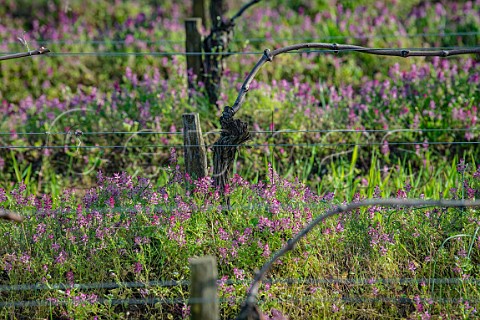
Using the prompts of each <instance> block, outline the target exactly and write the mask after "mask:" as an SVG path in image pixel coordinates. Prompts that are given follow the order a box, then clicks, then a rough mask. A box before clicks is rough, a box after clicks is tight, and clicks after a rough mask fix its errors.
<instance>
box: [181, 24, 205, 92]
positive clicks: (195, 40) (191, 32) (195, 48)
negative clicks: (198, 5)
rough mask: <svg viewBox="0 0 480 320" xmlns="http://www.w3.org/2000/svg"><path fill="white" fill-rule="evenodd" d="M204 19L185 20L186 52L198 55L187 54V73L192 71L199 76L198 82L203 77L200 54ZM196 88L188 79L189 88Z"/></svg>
mask: <svg viewBox="0 0 480 320" xmlns="http://www.w3.org/2000/svg"><path fill="white" fill-rule="evenodd" d="M201 24H202V19H200V18H188V19H186V20H185V33H186V40H185V52H187V53H189V52H196V53H197V54H192V55H188V54H187V72H188V70H192V71H193V74H195V75H196V76H197V81H198V80H200V78H201V76H202V69H203V67H202V65H203V63H202V55H201V54H198V53H201V52H202V35H201V34H200V26H201ZM194 87H195V83H193V81H191V79H190V77H188V88H189V89H192V88H194Z"/></svg>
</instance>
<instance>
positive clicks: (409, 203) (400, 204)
mask: <svg viewBox="0 0 480 320" xmlns="http://www.w3.org/2000/svg"><path fill="white" fill-rule="evenodd" d="M367 206H379V207H397V208H405V207H444V208H452V207H457V208H458V207H460V208H466V207H480V201H478V200H477V201H463V200H422V199H369V200H363V201H359V202H353V203H350V204H347V205H339V206H337V207H335V208H333V209H330V210H328V211H327V212H325V213H324V214H323V215H321V216H319V217H317V218H316V219H315V220H313V221H312V222H310V223H309V224H308V225H307V226H306V227H305V228H304V229H302V230H301V231H300V232H299V233H298V234H297V235H296V236H295V237H294V238H292V239H290V240H289V241H288V242H287V244H286V245H285V246H284V247H283V248H281V249H280V250H278V251H277V252H276V253H275V254H274V255H273V256H272V257H271V258H270V260H269V261H268V262H267V263H265V264H264V265H263V266H262V268H261V269H260V271H258V272H257V273H256V274H255V277H254V279H253V281H252V283H251V284H250V288H249V289H248V293H247V297H246V298H245V301H244V302H243V304H242V307H241V310H240V313H239V314H238V316H237V320H246V319H260V318H261V314H260V313H259V309H258V307H257V305H256V300H257V294H258V290H259V288H260V283H261V281H262V279H263V278H264V277H265V275H266V273H267V272H268V271H269V270H270V268H271V267H272V265H273V264H274V263H275V262H276V261H277V260H278V259H280V258H281V257H282V256H284V255H285V254H286V253H287V252H289V251H292V250H293V249H294V248H295V245H296V244H297V242H299V241H300V240H301V239H302V238H304V237H305V236H306V235H307V234H308V233H310V231H312V230H313V228H315V227H316V226H317V225H318V224H319V223H320V222H322V221H324V220H325V219H327V218H329V217H332V216H334V215H337V214H339V213H343V212H347V211H350V210H353V209H357V208H360V207H367Z"/></svg>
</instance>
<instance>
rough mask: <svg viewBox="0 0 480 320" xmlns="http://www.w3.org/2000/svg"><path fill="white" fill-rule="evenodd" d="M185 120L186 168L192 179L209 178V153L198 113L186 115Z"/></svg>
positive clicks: (184, 115) (183, 116)
mask: <svg viewBox="0 0 480 320" xmlns="http://www.w3.org/2000/svg"><path fill="white" fill-rule="evenodd" d="M182 118H183V145H184V151H185V168H186V171H187V173H188V174H189V175H190V177H192V179H198V178H203V177H205V176H207V174H208V169H207V152H206V149H205V143H204V141H203V136H202V128H201V127H200V118H199V116H198V113H185V114H183V115H182Z"/></svg>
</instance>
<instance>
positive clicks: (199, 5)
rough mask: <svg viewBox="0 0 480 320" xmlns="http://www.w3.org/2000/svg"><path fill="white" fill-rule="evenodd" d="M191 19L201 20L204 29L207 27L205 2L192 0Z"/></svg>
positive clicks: (203, 0)
mask: <svg viewBox="0 0 480 320" xmlns="http://www.w3.org/2000/svg"><path fill="white" fill-rule="evenodd" d="M192 11H193V18H200V19H202V25H203V27H204V28H207V27H208V19H207V4H206V1H205V0H193V3H192Z"/></svg>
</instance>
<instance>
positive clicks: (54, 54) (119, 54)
mask: <svg viewBox="0 0 480 320" xmlns="http://www.w3.org/2000/svg"><path fill="white" fill-rule="evenodd" d="M451 49H454V50H456V49H480V47H479V46H461V47H457V46H450V47H430V48H352V49H344V50H330V49H302V50H296V51H289V52H285V53H287V54H302V53H335V54H338V53H342V52H363V51H370V52H372V51H384V50H397V51H405V50H406V51H430V50H451ZM0 54H11V52H3V53H0ZM263 54H264V51H243V52H242V51H235V52H228V51H223V52H161V51H160V52H118V51H111V52H50V53H48V54H47V55H48V56H50V57H64V56H113V57H123V56H200V55H209V56H231V55H263Z"/></svg>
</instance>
